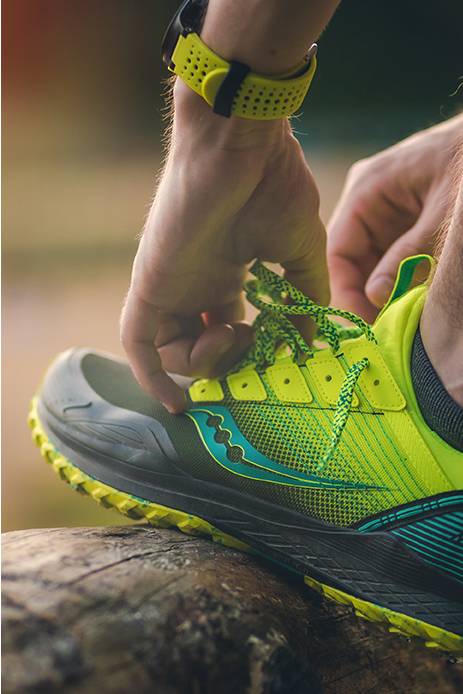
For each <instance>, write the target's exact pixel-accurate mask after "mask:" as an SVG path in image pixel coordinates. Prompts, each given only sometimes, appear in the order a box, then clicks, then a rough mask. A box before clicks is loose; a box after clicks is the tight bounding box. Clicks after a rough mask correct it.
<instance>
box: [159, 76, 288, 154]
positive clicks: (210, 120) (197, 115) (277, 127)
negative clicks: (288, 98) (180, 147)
mask: <svg viewBox="0 0 463 694" xmlns="http://www.w3.org/2000/svg"><path fill="white" fill-rule="evenodd" d="M172 98H173V128H172V135H173V138H172V139H173V142H174V143H179V142H180V143H182V144H185V143H188V146H192V145H194V146H198V147H201V148H205V147H206V148H208V149H223V150H228V149H230V150H257V149H263V150H265V149H267V148H276V147H277V146H278V143H279V142H280V141H281V140H282V139H283V138H284V137H286V136H288V135H289V134H290V133H291V127H290V124H289V121H288V119H287V118H280V119H277V120H266V121H259V120H248V119H245V118H238V117H236V116H231V117H230V118H224V117H223V116H219V115H217V114H216V113H214V112H213V110H212V108H211V107H210V106H209V105H208V104H207V103H206V102H205V101H204V100H203V99H202V98H201V97H200V96H199V95H198V94H196V93H195V92H194V91H193V90H192V89H190V87H188V86H187V85H186V84H185V83H184V82H183V81H182V80H180V79H177V80H176V81H175V83H174V86H173V94H172Z"/></svg>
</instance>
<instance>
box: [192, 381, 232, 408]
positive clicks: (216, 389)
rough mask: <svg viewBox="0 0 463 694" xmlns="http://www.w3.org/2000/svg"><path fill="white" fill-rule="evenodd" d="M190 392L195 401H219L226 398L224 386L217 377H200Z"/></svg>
mask: <svg viewBox="0 0 463 694" xmlns="http://www.w3.org/2000/svg"><path fill="white" fill-rule="evenodd" d="M188 392H189V394H190V398H191V399H192V401H193V402H201V401H204V402H219V401H220V400H223V398H224V393H223V389H222V386H221V385H220V381H218V380H217V379H216V378H200V379H199V380H198V381H195V382H194V383H193V384H192V385H191V386H190V388H189V391H188Z"/></svg>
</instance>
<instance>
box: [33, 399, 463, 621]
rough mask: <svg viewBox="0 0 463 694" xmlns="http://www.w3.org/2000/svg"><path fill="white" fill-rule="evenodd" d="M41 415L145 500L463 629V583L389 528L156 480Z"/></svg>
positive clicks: (170, 478) (92, 466)
mask: <svg viewBox="0 0 463 694" xmlns="http://www.w3.org/2000/svg"><path fill="white" fill-rule="evenodd" d="M39 416H40V419H41V423H42V425H43V426H44V428H45V429H46V431H47V433H48V435H49V438H50V441H51V443H52V444H54V445H55V447H56V448H57V450H58V451H59V452H60V453H61V454H63V455H65V456H66V457H67V458H69V460H70V461H71V462H72V463H73V464H75V465H76V466H77V467H78V468H79V469H81V470H82V471H83V472H85V473H86V474H88V475H89V476H90V477H93V478H95V479H97V480H99V481H100V482H103V483H105V484H109V485H111V486H112V487H116V488H117V489H118V490H120V491H124V492H126V493H128V494H131V495H133V496H136V497H138V498H140V499H142V500H146V501H148V502H149V501H152V502H154V503H157V504H161V505H163V506H167V507H170V508H175V509H177V510H180V511H183V512H185V513H189V514H191V515H195V516H199V517H201V518H203V519H204V520H206V521H208V522H210V523H211V524H212V525H213V526H215V527H217V528H218V529H219V530H222V531H223V532H226V533H228V534H230V535H233V536H234V537H236V538H238V539H240V540H243V541H244V542H246V543H248V544H249V545H251V546H252V547H253V548H255V549H256V550H257V551H258V552H260V553H262V554H264V555H265V556H266V557H268V558H269V559H271V560H273V561H275V562H278V563H279V564H284V565H285V566H287V567H288V568H291V569H293V570H296V571H298V572H300V573H303V574H309V575H310V576H312V577H313V578H315V579H316V580H318V581H321V582H323V583H326V584H329V585H331V586H333V587H334V588H338V589H340V590H342V591H344V592H347V593H350V594H352V595H355V596H357V597H359V598H361V599H364V600H367V601H371V602H375V603H377V604H381V605H382V606H384V607H387V608H389V609H392V610H396V611H400V612H403V613H406V614H409V615H410V616H413V617H416V618H418V619H423V620H424V621H428V622H430V623H434V624H436V625H438V626H442V627H443V628H446V629H448V630H450V631H453V632H456V633H462V632H463V586H462V585H461V584H460V583H459V582H458V581H456V580H454V579H452V578H450V577H447V576H446V575H444V574H443V573H441V572H440V571H439V570H437V569H435V568H433V567H431V566H430V565H428V564H425V563H424V562H423V561H422V560H421V559H420V558H419V557H418V556H417V555H415V554H414V553H412V552H411V551H410V550H409V549H408V548H407V547H406V546H405V545H404V544H403V543H402V542H401V541H400V540H398V539H397V538H395V537H394V536H392V535H391V534H389V533H387V532H372V533H360V532H358V531H357V530H354V529H349V528H337V527H335V526H332V525H329V524H326V523H323V522H321V521H318V520H317V519H312V518H308V517H306V516H303V515H301V514H298V513H297V512H294V511H291V510H290V509H286V508H284V507H282V506H275V505H274V504H269V503H268V502H266V501H264V500H260V499H257V498H255V497H250V496H247V495H245V494H241V493H239V492H237V491H235V490H231V489H227V488H225V487H223V486H220V485H216V484H212V483H208V482H204V481H201V480H197V479H194V478H193V477H187V476H185V475H176V474H173V475H168V474H164V473H162V474H161V473H159V474H155V475H154V476H155V478H156V479H155V483H153V473H150V474H148V472H147V471H146V470H140V469H139V468H134V467H133V465H130V464H128V463H124V462H123V461H120V460H115V459H111V458H110V457H109V456H105V455H102V454H101V453H96V452H95V451H92V450H86V448H85V446H82V445H81V444H80V442H78V443H77V442H76V441H75V440H74V439H73V436H72V434H71V431H70V430H69V428H68V427H67V425H66V424H65V423H63V422H62V421H60V420H58V419H56V418H55V417H54V416H53V415H52V414H51V413H50V412H49V411H48V410H47V409H46V408H45V407H43V406H40V405H39ZM135 474H136V476H137V478H139V479H135ZM148 479H149V481H148ZM411 596H414V599H411ZM430 605H431V609H430ZM434 613H435V614H434Z"/></svg>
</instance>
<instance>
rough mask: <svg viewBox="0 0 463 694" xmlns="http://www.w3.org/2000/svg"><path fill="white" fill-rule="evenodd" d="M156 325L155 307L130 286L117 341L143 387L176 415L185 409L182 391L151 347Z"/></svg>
mask: <svg viewBox="0 0 463 694" xmlns="http://www.w3.org/2000/svg"><path fill="white" fill-rule="evenodd" d="M158 328H159V315H158V311H157V309H156V308H155V307H154V306H153V305H152V304H150V303H149V302H147V301H145V300H144V299H142V298H141V297H140V296H138V295H137V294H136V293H135V292H134V291H133V290H132V289H131V290H130V291H129V294H128V296H127V301H126V303H125V306H124V308H123V311H122V316H121V342H122V344H123V346H124V349H125V351H126V354H127V357H128V359H129V363H130V367H131V369H132V372H133V375H134V376H135V378H136V379H137V381H138V383H139V384H140V386H141V387H142V388H143V390H144V391H146V392H147V393H149V394H150V395H152V396H153V397H154V398H155V399H156V400H160V401H161V402H162V403H163V405H164V406H165V407H166V408H167V409H168V410H169V412H171V413H172V414H177V413H178V412H182V411H183V410H184V409H185V406H186V398H185V393H184V392H183V390H182V389H181V388H180V386H178V385H177V384H176V383H175V381H173V380H172V378H170V376H168V375H167V373H166V372H165V371H164V369H163V368H162V362H161V357H160V356H159V353H158V351H157V350H156V347H155V346H154V341H155V338H156V333H157V331H158Z"/></svg>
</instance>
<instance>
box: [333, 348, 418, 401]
mask: <svg viewBox="0 0 463 694" xmlns="http://www.w3.org/2000/svg"><path fill="white" fill-rule="evenodd" d="M342 351H343V352H344V354H345V357H346V359H347V361H348V363H349V366H350V365H351V364H353V363H354V362H356V361H358V360H359V359H363V358H364V357H366V358H367V359H368V361H369V365H368V368H367V369H365V370H364V371H363V372H362V374H361V375H360V377H359V380H358V387H359V388H361V390H362V391H363V392H364V393H365V395H366V397H367V398H368V400H369V402H370V404H371V405H372V407H374V408H375V409H378V410H388V411H391V412H398V411H399V410H402V409H403V408H404V407H405V404H406V403H405V398H404V396H403V394H402V393H401V391H400V389H399V387H398V385H397V383H396V382H395V380H394V378H393V377H392V374H391V372H390V371H389V369H388V367H387V365H386V362H385V361H384V359H383V357H382V355H381V352H380V350H379V349H378V347H377V345H375V344H374V343H373V342H367V340H355V341H351V340H345V341H344V342H343V343H342Z"/></svg>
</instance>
